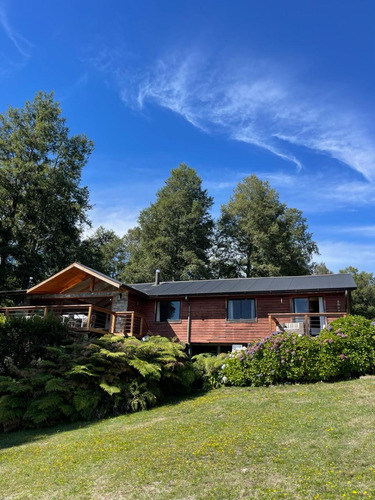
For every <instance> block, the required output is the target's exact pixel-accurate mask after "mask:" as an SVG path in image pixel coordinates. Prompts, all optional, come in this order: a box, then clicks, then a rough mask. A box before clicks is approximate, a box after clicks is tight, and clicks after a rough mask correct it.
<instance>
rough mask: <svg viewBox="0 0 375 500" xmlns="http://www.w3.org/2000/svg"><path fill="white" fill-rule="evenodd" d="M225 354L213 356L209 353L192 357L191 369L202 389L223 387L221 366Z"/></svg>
mask: <svg viewBox="0 0 375 500" xmlns="http://www.w3.org/2000/svg"><path fill="white" fill-rule="evenodd" d="M225 358H226V354H219V356H215V355H213V354H210V353H202V354H197V355H196V356H193V369H194V373H195V378H196V380H198V381H199V382H200V384H201V387H202V388H203V389H215V388H217V387H220V386H221V385H223V380H222V365H223V363H224V360H225Z"/></svg>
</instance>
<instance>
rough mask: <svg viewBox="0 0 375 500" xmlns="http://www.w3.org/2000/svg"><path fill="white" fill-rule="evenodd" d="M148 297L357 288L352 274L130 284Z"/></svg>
mask: <svg viewBox="0 0 375 500" xmlns="http://www.w3.org/2000/svg"><path fill="white" fill-rule="evenodd" d="M128 286H129V287H131V288H133V289H134V290H136V291H138V292H141V293H144V294H145V295H147V296H149V297H172V296H184V295H221V294H225V295H231V294H242V293H250V294H256V293H272V292H303V291H306V292H308V291H311V292H314V291H315V292H318V291H330V290H344V289H349V290H353V289H355V288H357V287H356V284H355V282H354V279H353V276H352V275H351V274H341V273H340V274H324V275H309V276H280V277H271V278H234V279H215V280H198V281H167V282H161V283H160V284H159V285H155V284H154V283H138V284H133V285H128Z"/></svg>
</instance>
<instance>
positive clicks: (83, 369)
mask: <svg viewBox="0 0 375 500" xmlns="http://www.w3.org/2000/svg"><path fill="white" fill-rule="evenodd" d="M66 374H67V375H85V376H88V377H98V375H97V374H96V373H93V372H92V371H91V370H90V368H88V366H86V365H75V366H73V368H71V369H70V370H69V371H68V372H66Z"/></svg>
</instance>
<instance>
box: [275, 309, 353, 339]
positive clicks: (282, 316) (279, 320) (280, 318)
mask: <svg viewBox="0 0 375 500" xmlns="http://www.w3.org/2000/svg"><path fill="white" fill-rule="evenodd" d="M346 314H347V313H346V312H319V313H269V314H268V324H269V333H272V332H275V331H290V332H292V331H296V332H297V333H303V334H304V335H310V334H311V332H312V329H313V330H319V329H320V328H321V320H320V318H323V321H322V323H324V326H325V325H327V322H328V319H331V318H332V319H335V318H342V317H343V316H346ZM288 324H295V325H297V324H298V325H299V326H298V327H297V326H296V327H290V326H285V325H288Z"/></svg>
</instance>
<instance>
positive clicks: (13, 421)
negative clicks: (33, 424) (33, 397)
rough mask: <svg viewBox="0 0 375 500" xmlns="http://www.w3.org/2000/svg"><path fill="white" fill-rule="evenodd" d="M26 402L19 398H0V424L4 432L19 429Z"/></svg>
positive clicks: (7, 396) (8, 396)
mask: <svg viewBox="0 0 375 500" xmlns="http://www.w3.org/2000/svg"><path fill="white" fill-rule="evenodd" d="M26 407H27V400H26V399H25V398H22V397H19V396H12V395H9V394H6V395H5V396H2V397H1V398H0V423H1V424H2V425H3V429H4V431H10V430H13V429H16V428H17V427H19V425H20V423H21V422H22V418H23V415H24V413H25V409H26Z"/></svg>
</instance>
